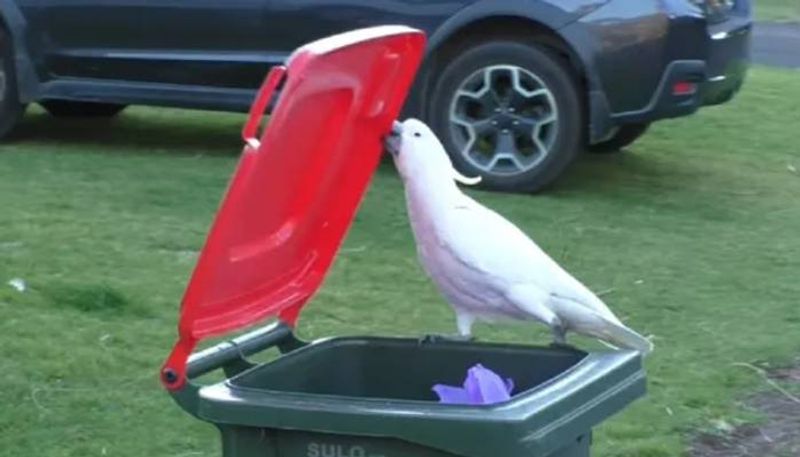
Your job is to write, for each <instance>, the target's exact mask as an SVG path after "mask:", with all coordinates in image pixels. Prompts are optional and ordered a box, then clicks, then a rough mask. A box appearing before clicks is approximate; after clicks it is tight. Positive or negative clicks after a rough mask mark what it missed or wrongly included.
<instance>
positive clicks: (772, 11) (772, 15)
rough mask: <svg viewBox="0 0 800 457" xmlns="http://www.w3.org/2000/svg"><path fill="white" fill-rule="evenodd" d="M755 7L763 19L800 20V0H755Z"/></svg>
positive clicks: (757, 15) (758, 15) (759, 18)
mask: <svg viewBox="0 0 800 457" xmlns="http://www.w3.org/2000/svg"><path fill="white" fill-rule="evenodd" d="M754 8H755V11H756V18H758V20H761V21H794V22H800V0H755V2H754Z"/></svg>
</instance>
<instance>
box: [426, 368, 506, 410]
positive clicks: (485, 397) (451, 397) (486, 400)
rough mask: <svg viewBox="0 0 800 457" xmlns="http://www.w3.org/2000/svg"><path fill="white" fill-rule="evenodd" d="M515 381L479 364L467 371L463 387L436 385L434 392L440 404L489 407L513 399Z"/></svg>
mask: <svg viewBox="0 0 800 457" xmlns="http://www.w3.org/2000/svg"><path fill="white" fill-rule="evenodd" d="M513 390H514V381H512V380H511V379H506V380H505V381H503V379H502V378H501V377H500V376H498V375H497V373H495V372H493V371H492V370H490V369H488V368H485V367H484V366H483V365H481V364H477V365H475V366H473V367H472V368H470V369H469V371H467V378H466V379H465V380H464V385H463V387H455V386H447V385H444V384H436V385H435V386H433V391H434V392H436V394H437V395H439V403H446V404H459V405H489V404H492V403H499V402H502V401H506V400H508V399H509V398H511V392H512V391H513Z"/></svg>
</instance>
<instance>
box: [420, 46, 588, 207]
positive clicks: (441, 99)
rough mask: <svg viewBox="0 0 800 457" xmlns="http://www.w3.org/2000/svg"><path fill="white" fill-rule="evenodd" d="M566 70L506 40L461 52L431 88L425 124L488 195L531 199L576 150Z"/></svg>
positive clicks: (579, 135) (539, 50)
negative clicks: (502, 193)
mask: <svg viewBox="0 0 800 457" xmlns="http://www.w3.org/2000/svg"><path fill="white" fill-rule="evenodd" d="M578 94H579V93H578V86H577V83H576V81H575V78H574V76H573V74H572V72H571V71H570V70H569V68H568V66H567V64H566V63H565V62H564V61H563V59H561V58H560V57H559V56H558V55H556V54H554V53H552V52H550V51H549V50H548V49H547V48H545V47H543V46H539V45H536V44H532V43H523V42H521V41H514V40H508V39H502V40H492V41H489V42H484V43H482V44H479V45H476V46H473V47H471V48H468V49H467V50H465V51H464V52H463V53H461V54H460V55H458V57H456V58H455V59H453V60H452V62H451V63H450V64H448V65H447V66H446V67H445V68H444V70H443V71H442V72H441V74H440V75H439V77H438V79H437V82H436V84H435V86H434V91H433V96H432V97H431V105H430V108H429V111H428V117H429V120H430V121H431V125H432V127H433V129H434V131H436V133H437V135H439V137H440V139H441V140H442V143H443V144H444V145H445V147H446V148H447V151H448V153H449V154H450V157H451V159H452V161H453V165H454V166H455V167H456V168H457V169H458V170H459V171H460V172H461V173H463V174H465V175H471V176H474V175H480V176H481V177H482V178H483V180H482V186H483V187H484V188H487V189H490V190H499V191H513V192H536V191H540V190H542V189H544V188H546V187H547V186H548V185H550V184H551V183H553V182H554V181H555V179H556V178H558V177H559V176H560V175H561V174H562V173H563V172H564V170H565V169H566V168H567V167H568V166H569V165H570V164H571V163H572V162H573V160H574V159H575V157H576V156H577V155H578V152H579V151H580V150H581V149H582V145H583V130H584V121H583V111H582V108H581V102H580V97H579V95H578Z"/></svg>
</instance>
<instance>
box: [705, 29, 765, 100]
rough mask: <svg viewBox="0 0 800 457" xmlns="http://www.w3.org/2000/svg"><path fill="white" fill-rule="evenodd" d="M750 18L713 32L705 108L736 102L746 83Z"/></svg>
mask: <svg viewBox="0 0 800 457" xmlns="http://www.w3.org/2000/svg"><path fill="white" fill-rule="evenodd" d="M752 28H753V23H752V21H751V20H750V19H749V18H734V19H731V20H728V21H727V22H724V23H722V24H719V25H718V26H713V27H711V28H710V29H709V32H710V39H711V43H710V46H709V56H708V60H707V61H706V74H707V78H706V82H705V83H704V84H703V86H702V88H701V103H702V105H705V106H708V105H718V104H720V103H725V102H727V101H729V100H730V99H732V98H733V97H734V95H736V93H737V92H738V91H739V89H740V88H741V87H742V84H743V83H744V80H745V77H746V75H747V69H748V68H749V66H750V38H751V31H752Z"/></svg>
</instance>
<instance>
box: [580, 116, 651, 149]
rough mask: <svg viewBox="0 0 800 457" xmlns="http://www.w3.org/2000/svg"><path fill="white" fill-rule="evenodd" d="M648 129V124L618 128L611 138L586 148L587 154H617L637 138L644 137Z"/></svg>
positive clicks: (627, 125)
mask: <svg viewBox="0 0 800 457" xmlns="http://www.w3.org/2000/svg"><path fill="white" fill-rule="evenodd" d="M649 127H650V124H649V123H642V124H626V125H622V126H620V127H619V128H618V129H617V131H616V132H615V133H614V135H612V136H611V138H609V139H607V140H605V141H602V142H600V143H597V144H592V145H589V146H588V147H587V150H588V151H589V152H593V153H597V154H610V153H614V152H619V151H621V150H622V149H623V148H625V147H626V146H630V145H631V144H633V142H634V141H636V140H638V139H639V137H641V136H642V135H644V133H645V132H646V131H647V129H648V128H649Z"/></svg>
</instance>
